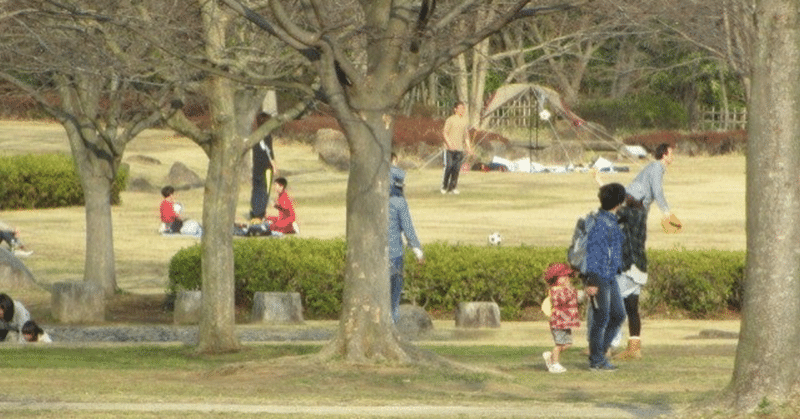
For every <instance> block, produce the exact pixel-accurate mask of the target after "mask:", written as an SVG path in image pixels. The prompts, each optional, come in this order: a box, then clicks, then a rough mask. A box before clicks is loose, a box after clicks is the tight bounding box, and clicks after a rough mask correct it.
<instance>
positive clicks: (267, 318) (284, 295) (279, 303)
mask: <svg viewBox="0 0 800 419" xmlns="http://www.w3.org/2000/svg"><path fill="white" fill-rule="evenodd" d="M252 320H253V322H254V323H268V324H302V323H303V322H304V320H303V301H302V299H301V298H300V293H297V292H256V293H255V294H254V295H253V313H252Z"/></svg>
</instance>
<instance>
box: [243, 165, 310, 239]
mask: <svg viewBox="0 0 800 419" xmlns="http://www.w3.org/2000/svg"><path fill="white" fill-rule="evenodd" d="M273 185H274V188H275V191H276V192H277V193H278V199H277V201H275V205H274V207H275V209H277V210H278V215H277V216H268V217H266V218H265V219H264V222H262V223H256V224H251V225H249V226H247V227H246V228H242V230H241V231H242V234H241V235H244V236H282V235H284V234H295V233H297V222H296V221H295V219H296V218H295V213H294V205H293V204H292V200H291V198H289V194H288V193H287V192H286V186H287V185H288V182H287V181H286V178H282V177H279V178H277V179H275V182H273ZM234 234H237V235H239V234H238V233H237V232H236V231H234Z"/></svg>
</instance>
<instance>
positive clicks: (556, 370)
mask: <svg viewBox="0 0 800 419" xmlns="http://www.w3.org/2000/svg"><path fill="white" fill-rule="evenodd" d="M547 371H550V372H552V373H554V374H561V373H562V372H567V369H566V368H564V367H563V366H561V364H553V365H551V366H550V368H548V369H547Z"/></svg>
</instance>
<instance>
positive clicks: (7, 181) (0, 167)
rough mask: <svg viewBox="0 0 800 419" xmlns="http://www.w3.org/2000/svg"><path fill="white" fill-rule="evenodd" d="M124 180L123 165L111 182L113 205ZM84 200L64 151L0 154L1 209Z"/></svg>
mask: <svg viewBox="0 0 800 419" xmlns="http://www.w3.org/2000/svg"><path fill="white" fill-rule="evenodd" d="M127 180H128V167H127V166H122V167H121V168H120V170H119V171H118V173H117V175H116V177H115V178H114V184H113V185H112V191H111V193H112V196H111V203H112V204H119V202H120V192H121V191H123V190H124V189H125V186H126V183H127ZM84 203H85V201H84V195H83V189H82V188H81V182H80V178H79V177H78V174H77V172H76V171H75V164H74V162H73V160H72V158H71V157H69V156H67V155H64V154H41V155H37V154H28V155H22V156H14V157H13V158H12V157H10V156H7V157H0V209H4V210H5V209H23V208H24V209H30V208H57V207H67V206H80V205H84Z"/></svg>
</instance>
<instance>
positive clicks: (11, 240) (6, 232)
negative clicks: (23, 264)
mask: <svg viewBox="0 0 800 419" xmlns="http://www.w3.org/2000/svg"><path fill="white" fill-rule="evenodd" d="M2 242H6V243H8V248H9V250H11V253H13V254H14V256H17V257H26V256H30V255H32V254H33V252H32V251H30V250H27V248H26V247H25V245H24V244H23V243H22V241H21V240H20V239H19V229H17V228H11V226H9V225H7V224H5V223H0V243H2Z"/></svg>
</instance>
